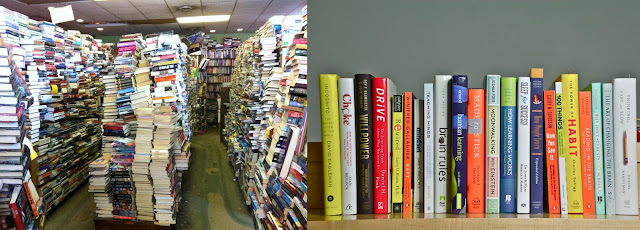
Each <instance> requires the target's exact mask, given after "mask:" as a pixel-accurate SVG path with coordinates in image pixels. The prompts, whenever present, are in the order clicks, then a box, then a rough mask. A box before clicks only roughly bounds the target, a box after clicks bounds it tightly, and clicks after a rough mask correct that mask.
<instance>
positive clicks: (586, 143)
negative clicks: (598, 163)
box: [578, 91, 596, 214]
mask: <svg viewBox="0 0 640 230" xmlns="http://www.w3.org/2000/svg"><path fill="white" fill-rule="evenodd" d="M578 97H579V98H578V99H579V103H580V143H581V144H582V145H581V146H580V152H581V153H582V159H581V160H582V162H581V163H582V202H584V205H583V213H584V214H596V207H595V203H594V202H595V193H594V192H595V191H594V188H593V149H592V147H591V145H592V141H593V138H592V136H593V134H592V133H593V132H592V128H591V92H585V91H583V92H578Z"/></svg>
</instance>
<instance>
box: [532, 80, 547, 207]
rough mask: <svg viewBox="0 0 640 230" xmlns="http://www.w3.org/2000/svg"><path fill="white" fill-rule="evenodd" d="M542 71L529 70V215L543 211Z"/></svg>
mask: <svg viewBox="0 0 640 230" xmlns="http://www.w3.org/2000/svg"><path fill="white" fill-rule="evenodd" d="M543 77H544V74H543V69H541V68H531V121H530V124H531V162H530V165H531V170H530V171H531V177H530V182H529V183H530V185H531V189H530V191H531V201H530V203H531V213H533V214H540V213H542V212H543V211H544V200H543V199H544V156H543V152H544V150H545V149H544V118H543V117H544V116H543V115H544V105H543V99H544V97H543V94H544V92H543V88H544V85H543V80H542V78H543Z"/></svg>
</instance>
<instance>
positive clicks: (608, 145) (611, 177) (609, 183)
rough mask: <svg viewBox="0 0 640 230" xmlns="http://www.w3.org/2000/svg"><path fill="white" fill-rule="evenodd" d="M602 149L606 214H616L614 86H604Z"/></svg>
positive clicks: (609, 84)
mask: <svg viewBox="0 0 640 230" xmlns="http://www.w3.org/2000/svg"><path fill="white" fill-rule="evenodd" d="M602 142H603V145H602V147H603V148H602V149H603V155H604V185H605V187H604V192H605V204H606V207H605V213H606V214H607V215H615V214H616V192H615V188H616V180H615V170H614V168H615V167H614V158H613V85H612V84H611V83H603V84H602Z"/></svg>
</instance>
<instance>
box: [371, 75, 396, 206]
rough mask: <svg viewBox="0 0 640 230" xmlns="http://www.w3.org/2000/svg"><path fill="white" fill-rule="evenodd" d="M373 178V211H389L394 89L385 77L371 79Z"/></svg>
mask: <svg viewBox="0 0 640 230" xmlns="http://www.w3.org/2000/svg"><path fill="white" fill-rule="evenodd" d="M372 85H373V95H374V96H373V97H374V98H373V130H374V131H373V138H374V141H373V146H374V154H373V155H374V158H373V165H374V169H375V170H373V180H374V188H375V189H374V193H373V203H374V204H375V206H374V208H373V212H374V213H377V214H378V213H379V214H383V213H389V210H390V203H391V196H390V195H391V194H390V193H389V183H390V177H389V171H390V170H391V164H390V163H391V158H390V156H391V155H390V154H391V144H390V138H391V128H390V127H389V124H390V120H391V113H390V111H391V109H390V105H391V103H390V100H391V95H393V94H395V93H396V92H395V91H396V89H395V85H394V84H393V82H392V81H391V80H389V79H387V78H374V79H373V83H372Z"/></svg>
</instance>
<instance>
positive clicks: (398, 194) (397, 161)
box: [391, 95, 404, 213]
mask: <svg viewBox="0 0 640 230" xmlns="http://www.w3.org/2000/svg"><path fill="white" fill-rule="evenodd" d="M403 104H404V103H403V97H402V95H394V96H393V114H392V118H393V121H392V122H393V123H392V124H391V125H392V127H393V128H392V131H391V132H392V143H391V158H392V160H391V161H392V162H391V166H392V169H391V190H392V193H391V203H392V209H393V212H394V213H400V212H402V198H403V197H402V184H403V182H402V178H403V177H404V161H403V159H404V156H403V154H404V147H403V143H404V114H403V112H404V110H403Z"/></svg>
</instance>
